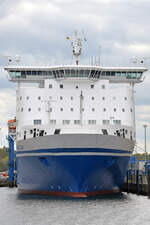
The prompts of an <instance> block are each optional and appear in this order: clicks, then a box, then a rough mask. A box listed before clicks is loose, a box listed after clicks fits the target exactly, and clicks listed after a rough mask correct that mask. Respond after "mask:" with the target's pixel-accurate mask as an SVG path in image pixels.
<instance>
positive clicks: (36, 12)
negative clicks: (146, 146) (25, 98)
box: [0, 0, 150, 140]
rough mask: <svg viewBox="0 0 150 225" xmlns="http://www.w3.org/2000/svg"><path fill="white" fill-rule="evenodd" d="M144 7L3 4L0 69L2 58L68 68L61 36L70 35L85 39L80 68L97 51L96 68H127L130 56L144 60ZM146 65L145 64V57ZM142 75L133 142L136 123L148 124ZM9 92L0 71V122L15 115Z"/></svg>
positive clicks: (111, 2) (18, 0)
mask: <svg viewBox="0 0 150 225" xmlns="http://www.w3.org/2000/svg"><path fill="white" fill-rule="evenodd" d="M149 8H150V2H149V1H148V0H142V1H141V0H132V1H129V0H122V1H119V0H80V1H79V0H51V1H49V0H42V1H41V0H32V1H30V0H13V1H10V0H3V1H2V2H1V7H0V34H1V35H0V49H1V53H0V65H1V66H2V67H3V66H5V65H6V64H7V61H6V58H4V57H3V56H7V55H13V56H15V55H18V54H19V55H20V56H21V64H28V65H31V64H38V65H39V64H46V65H50V64H51V65H52V64H60V63H62V64H64V63H70V62H71V58H72V56H71V47H70V42H67V41H66V36H67V35H72V33H73V31H74V30H78V31H79V32H80V34H82V35H83V36H86V39H87V42H86V43H84V45H83V55H82V56H81V63H82V64H84V63H89V62H90V59H91V56H96V55H99V46H101V65H107V66H108V65H109V66H129V65H133V64H132V57H133V56H135V57H137V58H138V61H140V59H142V58H143V57H144V58H146V57H149V56H150V55H149V52H150V41H149V33H150V24H149V21H150V14H149ZM83 30H84V34H83V32H82V31H83ZM136 65H140V64H138V63H137V64H136ZM136 65H134V66H136ZM146 65H147V66H148V67H149V65H150V59H149V58H147V60H146ZM145 76H146V78H145V80H144V82H143V83H141V84H138V85H136V88H135V90H136V96H135V102H136V105H137V107H136V112H137V120H138V122H139V124H138V123H137V135H138V136H137V138H138V140H142V139H141V137H142V133H141V131H140V126H141V124H142V123H143V122H144V121H145V120H146V121H147V122H149V105H150V97H149V85H150V78H149V73H147V74H145ZM15 88H16V85H15V84H13V83H10V82H8V80H7V76H6V72H4V71H3V70H0V94H1V97H2V98H3V101H4V103H2V100H1V104H2V107H3V110H4V111H3V110H2V109H1V110H2V111H0V119H1V121H7V119H9V117H13V116H14V114H15V108H14V105H15V97H14V96H15ZM6 103H7V104H6ZM12 103H13V104H12ZM4 123H5V122H4ZM2 126H4V124H2ZM6 130H7V129H6Z"/></svg>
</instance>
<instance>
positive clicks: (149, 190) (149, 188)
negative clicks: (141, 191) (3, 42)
mask: <svg viewBox="0 0 150 225" xmlns="http://www.w3.org/2000/svg"><path fill="white" fill-rule="evenodd" d="M147 172H148V173H147V183H148V188H147V189H148V193H147V195H148V198H150V170H148V171H147Z"/></svg>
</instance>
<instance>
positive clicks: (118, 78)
mask: <svg viewBox="0 0 150 225" xmlns="http://www.w3.org/2000/svg"><path fill="white" fill-rule="evenodd" d="M5 69H6V70H7V71H8V72H9V74H10V80H11V81H13V82H18V88H17V95H16V96H17V104H16V107H17V108H16V122H17V140H22V139H26V138H32V137H37V136H44V135H49V134H50V135H52V134H57V133H60V134H65V133H95V134H104V135H107V134H108V135H116V136H122V137H124V138H129V139H134V140H135V110H134V84H135V83H139V82H142V80H143V77H142V74H143V72H145V71H146V69H145V68H131V67H128V68H127V67H126V68H120V67H115V68H114V67H98V66H97V67H95V66H81V65H71V66H57V67H56V66H55V67H14V66H12V67H10V66H9V67H7V68H5ZM28 84H30V85H28Z"/></svg>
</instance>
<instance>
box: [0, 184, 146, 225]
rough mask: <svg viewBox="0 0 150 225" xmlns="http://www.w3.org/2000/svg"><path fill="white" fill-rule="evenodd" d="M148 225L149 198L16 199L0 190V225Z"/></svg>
mask: <svg viewBox="0 0 150 225" xmlns="http://www.w3.org/2000/svg"><path fill="white" fill-rule="evenodd" d="M8 224H11V225H104V224H105V225H141V224H142V225H149V224H150V199H148V198H147V197H145V196H137V195H133V194H126V193H124V194H122V195H119V196H109V197H108V196H107V197H97V198H95V197H94V198H84V199H70V198H69V199H68V198H56V197H55V198H54V197H36V196H24V197H23V196H22V197H20V196H18V194H17V189H16V188H13V189H9V188H7V187H4V188H0V225H8Z"/></svg>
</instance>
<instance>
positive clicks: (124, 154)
mask: <svg viewBox="0 0 150 225" xmlns="http://www.w3.org/2000/svg"><path fill="white" fill-rule="evenodd" d="M86 155H87V156H88V155H90V156H131V154H129V153H120V154H119V153H109V152H106V153H103V152H62V153H45V152H44V153H30V154H29V153H22V154H17V157H28V156H29V157H30V156H86Z"/></svg>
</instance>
